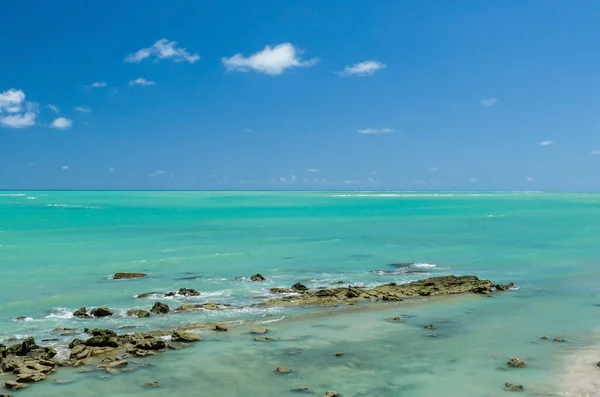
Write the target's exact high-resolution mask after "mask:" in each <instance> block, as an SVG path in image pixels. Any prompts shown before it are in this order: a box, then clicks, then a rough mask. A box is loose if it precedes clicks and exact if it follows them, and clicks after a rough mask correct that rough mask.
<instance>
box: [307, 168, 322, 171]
mask: <svg viewBox="0 0 600 397" xmlns="http://www.w3.org/2000/svg"><path fill="white" fill-rule="evenodd" d="M306 171H308V172H323V171H321V170H320V169H318V168H309V169H307V170H306Z"/></svg>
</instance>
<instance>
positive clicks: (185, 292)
mask: <svg viewBox="0 0 600 397" xmlns="http://www.w3.org/2000/svg"><path fill="white" fill-rule="evenodd" d="M175 295H180V296H185V297H189V296H200V292H198V291H196V290H195V289H193V288H180V289H179V291H177V292H167V293H166V294H165V296H175Z"/></svg>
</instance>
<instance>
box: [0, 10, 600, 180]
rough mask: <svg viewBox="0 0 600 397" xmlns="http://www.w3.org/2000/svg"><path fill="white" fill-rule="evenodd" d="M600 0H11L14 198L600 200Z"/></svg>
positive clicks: (7, 21)
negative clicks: (375, 193)
mask: <svg viewBox="0 0 600 397" xmlns="http://www.w3.org/2000/svg"><path fill="white" fill-rule="evenodd" d="M598 20H600V4H599V3H598V2H595V1H585V0H581V1H577V2H565V1H537V0H535V1H520V0H519V1H517V0H505V1H496V2H492V1H476V0H472V1H441V0H440V1H373V2H367V1H363V0H360V1H357V0H345V1H340V0H330V1H308V0H306V1H293V0H288V1H270V0H262V1H260V2H247V1H186V0H174V1H170V2H166V1H149V0H143V1H141V0H129V1H126V2H82V1H69V0H63V1H60V2H48V1H43V0H30V1H26V2H21V1H13V2H5V3H4V4H3V5H2V12H1V13H0V25H1V26H2V27H3V30H4V31H5V32H11V34H10V35H9V37H8V38H7V39H6V40H4V42H3V44H2V48H1V51H0V60H1V62H0V188H3V189H324V190H328V189H348V190H356V189H369V190H376V189H417V190H425V189H441V190H447V189H468V190H479V189H491V190H503V189H510V190H545V189H548V190H550V189H561V190H563V189H564V190H570V189H576V190H587V189H594V190H596V189H598V188H599V187H600V173H599V171H600V133H599V132H600V41H599V40H598V37H600V24H598V23H597V22H598Z"/></svg>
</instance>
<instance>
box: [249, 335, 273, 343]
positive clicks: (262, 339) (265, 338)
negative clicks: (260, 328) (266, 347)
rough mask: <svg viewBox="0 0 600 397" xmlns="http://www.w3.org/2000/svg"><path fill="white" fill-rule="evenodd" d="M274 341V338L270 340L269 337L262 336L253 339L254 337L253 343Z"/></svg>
mask: <svg viewBox="0 0 600 397" xmlns="http://www.w3.org/2000/svg"><path fill="white" fill-rule="evenodd" d="M274 340H275V339H274V338H271V337H270V336H265V337H262V336H255V337H254V341H255V342H273V341H274Z"/></svg>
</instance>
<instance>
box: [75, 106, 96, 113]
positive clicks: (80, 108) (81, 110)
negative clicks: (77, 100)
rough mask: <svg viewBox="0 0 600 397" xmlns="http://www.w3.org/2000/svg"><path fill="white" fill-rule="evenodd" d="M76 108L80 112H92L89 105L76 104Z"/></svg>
mask: <svg viewBox="0 0 600 397" xmlns="http://www.w3.org/2000/svg"><path fill="white" fill-rule="evenodd" d="M75 110H76V111H78V112H79V113H91V112H92V109H90V108H89V107H87V106H76V107H75Z"/></svg>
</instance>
